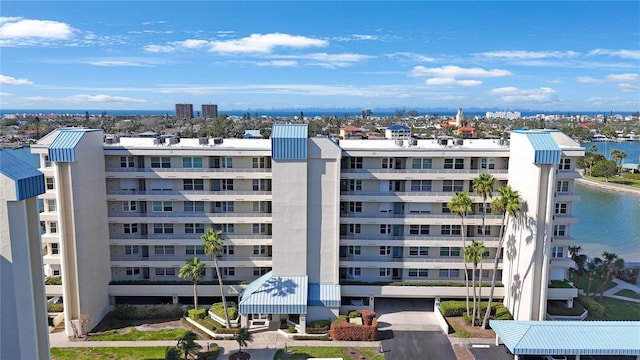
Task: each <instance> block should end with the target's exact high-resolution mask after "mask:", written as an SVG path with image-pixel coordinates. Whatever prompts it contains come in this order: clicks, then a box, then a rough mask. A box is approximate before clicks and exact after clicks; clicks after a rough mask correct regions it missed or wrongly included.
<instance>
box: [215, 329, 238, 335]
mask: <svg viewBox="0 0 640 360" xmlns="http://www.w3.org/2000/svg"><path fill="white" fill-rule="evenodd" d="M238 331H240V329H239V328H231V329H227V328H218V329H216V334H233V335H236V334H238Z"/></svg>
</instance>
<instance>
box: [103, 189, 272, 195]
mask: <svg viewBox="0 0 640 360" xmlns="http://www.w3.org/2000/svg"><path fill="white" fill-rule="evenodd" d="M107 195H160V196H163V195H195V196H205V195H212V196H213V195H216V196H221V195H233V196H239V195H271V191H262V190H256V191H246V190H245V191H235V190H219V191H218V190H215V191H209V190H185V191H177V190H149V191H146V190H107Z"/></svg>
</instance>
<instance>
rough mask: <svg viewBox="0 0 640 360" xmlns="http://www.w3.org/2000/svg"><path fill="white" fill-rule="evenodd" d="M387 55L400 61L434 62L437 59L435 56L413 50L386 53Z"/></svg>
mask: <svg viewBox="0 0 640 360" xmlns="http://www.w3.org/2000/svg"><path fill="white" fill-rule="evenodd" d="M385 56H386V57H388V58H391V59H394V60H397V61H400V62H434V61H436V59H435V58H432V57H429V56H426V55H422V54H416V53H412V52H403V51H400V52H394V53H391V54H385Z"/></svg>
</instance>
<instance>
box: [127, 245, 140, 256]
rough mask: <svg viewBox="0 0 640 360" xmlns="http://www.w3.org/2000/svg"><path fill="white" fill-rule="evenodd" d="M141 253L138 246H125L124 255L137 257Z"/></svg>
mask: <svg viewBox="0 0 640 360" xmlns="http://www.w3.org/2000/svg"><path fill="white" fill-rule="evenodd" d="M139 252H140V247H139V246H138V245H125V246H124V253H125V254H126V255H136V254H138V253H139Z"/></svg>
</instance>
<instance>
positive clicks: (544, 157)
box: [514, 131, 562, 164]
mask: <svg viewBox="0 0 640 360" xmlns="http://www.w3.org/2000/svg"><path fill="white" fill-rule="evenodd" d="M514 132H516V133H520V134H525V135H526V136H527V139H529V142H530V143H531V146H533V149H534V152H535V153H534V159H533V160H534V164H559V163H560V157H562V150H560V146H558V144H557V143H556V142H555V140H553V137H552V136H551V133H550V132H549V131H514Z"/></svg>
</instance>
